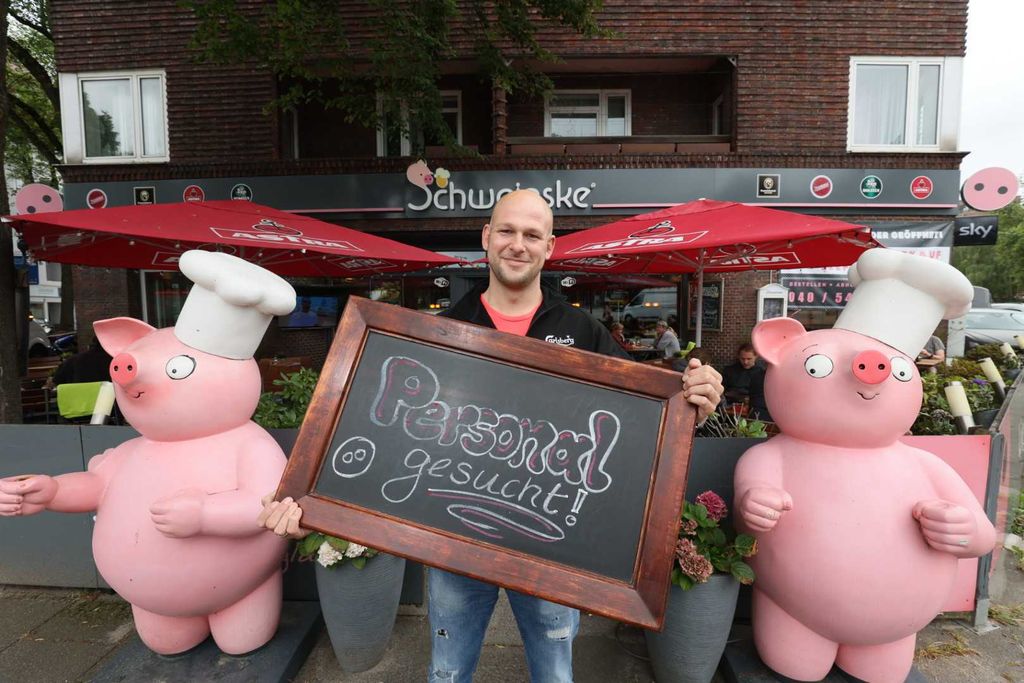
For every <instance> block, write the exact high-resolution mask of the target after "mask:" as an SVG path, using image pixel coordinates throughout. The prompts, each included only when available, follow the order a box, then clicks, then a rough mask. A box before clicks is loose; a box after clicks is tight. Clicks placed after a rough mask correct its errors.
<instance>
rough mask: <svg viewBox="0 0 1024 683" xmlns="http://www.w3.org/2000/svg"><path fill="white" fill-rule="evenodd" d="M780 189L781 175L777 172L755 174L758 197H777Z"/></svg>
mask: <svg viewBox="0 0 1024 683" xmlns="http://www.w3.org/2000/svg"><path fill="white" fill-rule="evenodd" d="M781 191H782V175H781V174H779V173H758V174H757V197H758V199H765V198H767V199H777V198H778V197H779V192H781Z"/></svg>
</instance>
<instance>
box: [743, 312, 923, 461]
mask: <svg viewBox="0 0 1024 683" xmlns="http://www.w3.org/2000/svg"><path fill="white" fill-rule="evenodd" d="M753 341H754V346H755V348H756V349H757V352H758V354H759V355H761V356H762V357H764V359H765V360H766V362H768V364H769V368H768V372H767V375H766V378H765V398H766V400H767V403H768V409H769V411H770V412H771V414H772V417H773V419H774V420H775V421H776V422H777V423H778V425H779V427H780V428H781V429H782V431H783V432H784V433H786V434H789V435H791V436H794V437H797V438H801V439H805V440H807V441H812V442H818V443H828V444H832V445H837V446H847V447H851V448H870V447H880V446H885V445H888V444H891V443H893V442H894V441H896V439H898V438H899V437H900V436H901V435H903V434H905V433H906V432H907V430H908V429H910V426H911V425H912V424H913V423H914V420H915V419H916V417H917V414H918V411H919V410H920V408H921V399H922V388H921V380H920V375H918V372H917V368H916V366H915V365H914V361H913V359H911V358H908V357H907V356H906V355H905V354H903V353H901V352H899V351H897V350H896V349H894V348H892V347H890V346H887V345H885V344H883V343H881V342H879V341H876V340H874V339H871V338H869V337H866V336H864V335H861V334H858V333H856V332H851V331H849V330H836V329H832V330H815V331H813V332H807V331H806V330H804V328H803V326H802V325H801V324H800V323H799V322H797V321H796V320H793V319H792V318H774V319H772V320H767V321H765V322H763V323H761V324H760V325H758V326H757V327H756V328H754V333H753Z"/></svg>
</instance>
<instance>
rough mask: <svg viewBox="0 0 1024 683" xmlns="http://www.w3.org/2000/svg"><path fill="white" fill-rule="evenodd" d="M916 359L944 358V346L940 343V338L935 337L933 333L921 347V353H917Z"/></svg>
mask: <svg viewBox="0 0 1024 683" xmlns="http://www.w3.org/2000/svg"><path fill="white" fill-rule="evenodd" d="M917 358H918V360H925V359H929V358H931V359H934V360H946V346H945V344H943V343H942V340H941V339H939V338H938V337H936V336H935V335H934V334H933V335H932V336H931V338H930V339H929V340H928V341H927V342H926V343H925V345H924V348H923V349H921V353H919V354H917Z"/></svg>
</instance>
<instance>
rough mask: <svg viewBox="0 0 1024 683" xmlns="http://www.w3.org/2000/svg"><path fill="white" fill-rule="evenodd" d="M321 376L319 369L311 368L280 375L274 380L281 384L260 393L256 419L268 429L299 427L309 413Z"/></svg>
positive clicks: (254, 418) (275, 383)
mask: <svg viewBox="0 0 1024 683" xmlns="http://www.w3.org/2000/svg"><path fill="white" fill-rule="evenodd" d="M318 379H319V375H318V374H317V372H316V371H315V370H311V369H309V368H302V369H301V370H299V371H298V372H292V373H288V374H284V375H281V377H280V379H275V380H274V385H275V386H278V387H281V388H280V389H279V390H277V391H268V392H266V393H265V394H262V395H261V396H260V402H259V404H257V406H256V412H255V413H254V414H253V416H252V419H253V421H254V422H256V424H258V425H260V426H261V427H264V428H267V429H286V428H291V427H298V426H299V425H301V424H302V419H303V418H304V417H305V416H306V409H307V408H308V407H309V401H310V399H312V398H313V390H314V389H316V383H317V380H318Z"/></svg>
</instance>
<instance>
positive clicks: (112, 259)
mask: <svg viewBox="0 0 1024 683" xmlns="http://www.w3.org/2000/svg"><path fill="white" fill-rule="evenodd" d="M6 218H7V219H8V220H10V221H12V222H13V223H14V228H15V229H16V230H17V231H18V232H20V233H21V234H22V237H23V238H24V239H25V242H26V244H27V245H28V250H29V252H30V253H31V255H32V257H33V258H35V259H36V260H39V261H56V262H59V263H74V264H77V265H82V266H106V267H115V268H145V269H151V270H176V269H177V267H178V257H179V256H180V255H181V253H182V252H184V251H187V250H189V249H196V248H199V249H208V250H219V251H226V252H228V253H231V254H234V255H236V256H239V257H241V258H244V259H246V260H247V261H251V262H252V263H256V264H258V265H260V266H263V267H264V268H266V269H267V270H270V271H273V272H275V273H277V274H279V275H291V276H322V277H353V276H361V275H369V274H373V275H376V274H381V273H387V272H402V271H410V270H420V269H422V268H428V267H431V266H436V265H445V264H452V263H461V261H460V260H459V259H456V258H453V257H451V256H444V255H442V254H436V253H434V252H432V251H427V250H426V249H419V248H417V247H411V246H408V245H405V244H402V243H400V242H396V241H394V240H391V239H387V238H385V237H377V236H376V235H369V234H367V233H363V232H359V231H358V230H353V229H351V228H346V227H342V226H340V225H334V224H332V223H325V222H324V221H319V220H316V219H314V218H308V217H306V216H299V215H295V214H291V213H287V212H285V211H278V210H277V209H272V208H270V207H269V206H262V205H260V204H253V203H252V202H245V201H235V200H226V201H213V202H182V203H178V204H149V205H144V206H119V207H113V208H109V209H80V210H76V211H56V212H53V213H37V214H22V215H16V216H7V217H6Z"/></svg>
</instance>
